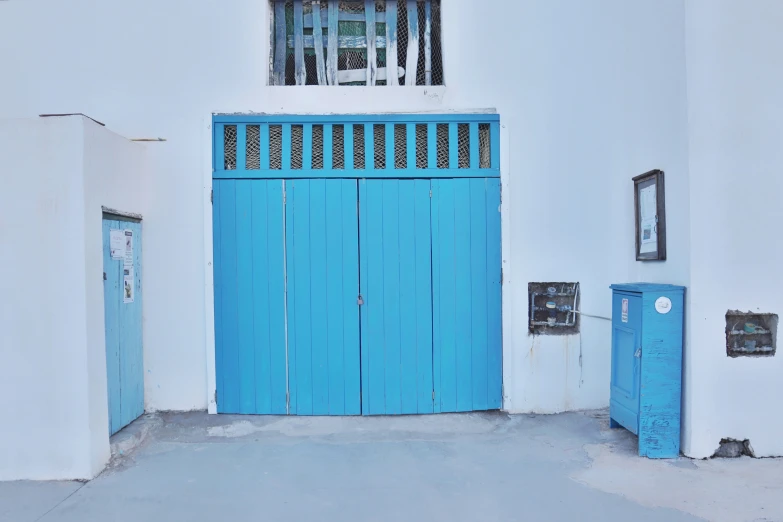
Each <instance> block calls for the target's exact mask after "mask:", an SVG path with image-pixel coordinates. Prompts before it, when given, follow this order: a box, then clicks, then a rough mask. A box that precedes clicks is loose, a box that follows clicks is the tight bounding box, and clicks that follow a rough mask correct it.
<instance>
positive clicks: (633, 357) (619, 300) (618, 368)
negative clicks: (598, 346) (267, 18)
mask: <svg viewBox="0 0 783 522" xmlns="http://www.w3.org/2000/svg"><path fill="white" fill-rule="evenodd" d="M641 327H642V298H641V297H640V296H638V295H634V294H625V293H620V292H615V293H614V294H613V297H612V330H613V331H612V344H613V346H612V379H611V386H612V389H611V395H612V401H611V403H610V410H611V411H610V416H611V418H612V419H614V420H615V421H617V422H619V423H620V424H622V425H623V426H625V427H626V428H627V429H628V430H630V431H631V432H633V433H636V434H638V433H639V386H640V380H639V377H640V373H641V347H642V345H641Z"/></svg>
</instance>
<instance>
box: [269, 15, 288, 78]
mask: <svg viewBox="0 0 783 522" xmlns="http://www.w3.org/2000/svg"><path fill="white" fill-rule="evenodd" d="M285 54H286V38H285V2H284V1H283V0H275V61H274V65H273V69H272V85H285Z"/></svg>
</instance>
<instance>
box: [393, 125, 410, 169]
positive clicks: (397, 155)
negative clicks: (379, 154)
mask: <svg viewBox="0 0 783 522" xmlns="http://www.w3.org/2000/svg"><path fill="white" fill-rule="evenodd" d="M407 128H408V126H407V125H404V124H399V123H398V124H397V125H395V126H394V168H395V169H405V168H407V167H408V133H407Z"/></svg>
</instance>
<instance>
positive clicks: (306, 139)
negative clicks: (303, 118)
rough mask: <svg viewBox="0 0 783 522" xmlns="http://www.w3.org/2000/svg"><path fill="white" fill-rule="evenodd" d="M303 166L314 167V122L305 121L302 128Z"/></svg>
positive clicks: (305, 167) (306, 167)
mask: <svg viewBox="0 0 783 522" xmlns="http://www.w3.org/2000/svg"><path fill="white" fill-rule="evenodd" d="M302 168H303V169H305V170H309V169H311V168H313V124H312V123H305V124H304V126H303V128H302Z"/></svg>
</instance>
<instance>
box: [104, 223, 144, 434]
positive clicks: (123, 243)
mask: <svg viewBox="0 0 783 522" xmlns="http://www.w3.org/2000/svg"><path fill="white" fill-rule="evenodd" d="M103 270H104V281H103V305H104V322H105V331H106V376H107V379H106V384H107V389H108V396H109V434H110V435H112V434H114V433H117V432H118V431H119V430H121V429H122V428H124V427H125V426H127V425H128V424H130V423H131V422H133V421H134V420H135V419H137V418H138V417H139V416H140V415H141V414H142V413H144V369H143V366H144V362H143V351H142V329H141V328H142V327H141V311H142V307H141V301H142V286H141V277H142V271H141V223H138V222H131V221H124V220H118V219H114V218H112V217H111V216H104V219H103Z"/></svg>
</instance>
